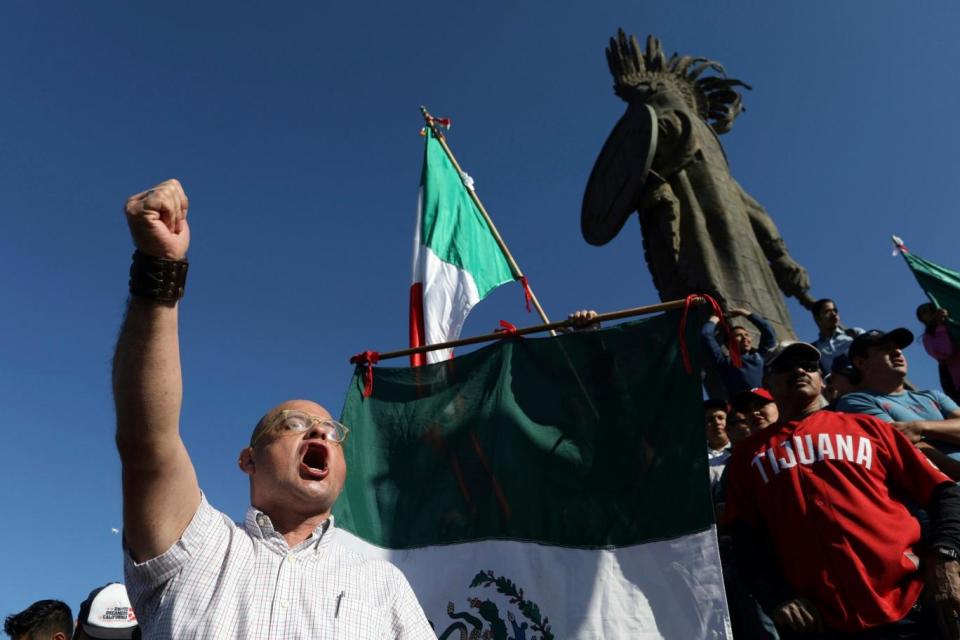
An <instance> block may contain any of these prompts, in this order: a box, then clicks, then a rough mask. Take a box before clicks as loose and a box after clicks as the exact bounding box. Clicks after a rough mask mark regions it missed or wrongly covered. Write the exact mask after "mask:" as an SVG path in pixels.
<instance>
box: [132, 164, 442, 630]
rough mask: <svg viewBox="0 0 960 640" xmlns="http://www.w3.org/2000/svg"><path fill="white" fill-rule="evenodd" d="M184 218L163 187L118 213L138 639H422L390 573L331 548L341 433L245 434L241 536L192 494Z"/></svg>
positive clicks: (340, 429) (181, 202)
mask: <svg viewBox="0 0 960 640" xmlns="http://www.w3.org/2000/svg"><path fill="white" fill-rule="evenodd" d="M187 209H188V201H187V196H186V194H185V193H184V190H183V188H182V187H181V185H180V183H179V182H177V181H176V180H168V181H166V182H163V183H161V184H159V185H157V186H156V187H154V188H152V189H149V190H147V191H144V192H142V193H138V194H136V195H134V196H132V197H131V198H129V199H128V200H127V203H126V208H125V210H126V218H127V223H128V225H129V227H130V232H131V235H132V236H133V241H134V244H135V245H136V249H137V250H136V252H135V253H134V256H133V266H132V267H131V270H130V293H131V297H130V302H129V306H128V309H127V314H126V318H125V320H124V324H123V330H122V331H121V334H120V339H119V342H118V344H117V352H116V356H115V358H114V369H113V390H114V399H115V403H116V411H117V447H118V449H119V451H120V460H121V463H122V467H123V522H124V544H125V574H126V583H127V589H128V591H129V594H130V598H131V600H132V603H133V607H134V609H135V610H136V612H137V617H138V618H139V621H140V625H141V628H142V629H143V635H144V637H145V638H278V639H283V638H308V637H309V638H378V639H379V638H435V637H436V636H435V634H434V633H433V632H432V630H431V628H430V625H429V623H428V622H427V620H426V617H425V616H424V614H423V610H422V609H421V608H420V605H419V603H418V602H417V599H416V597H415V596H414V594H413V592H412V590H411V589H410V586H409V584H408V583H407V581H406V579H405V578H404V577H403V575H402V574H401V573H400V571H399V570H397V569H396V568H395V567H393V566H392V565H390V564H389V563H387V562H384V561H377V560H367V559H365V558H362V557H360V556H358V555H356V554H354V553H352V552H350V551H347V550H346V549H344V548H343V547H341V546H340V544H338V542H337V533H336V528H335V527H334V523H333V518H332V517H331V515H330V511H331V509H332V507H333V503H334V501H335V500H336V499H337V496H338V495H339V494H340V491H341V489H342V488H343V483H344V478H345V476H346V471H347V470H346V463H345V461H344V455H343V447H344V446H345V445H346V439H347V434H348V433H349V430H348V429H347V427H345V426H344V425H342V424H340V423H339V422H337V421H336V420H334V419H333V418H332V417H331V416H330V414H329V413H328V412H327V410H326V409H324V408H323V407H322V406H320V405H318V404H316V403H314V402H310V401H307V400H292V401H288V402H284V403H283V404H281V405H279V406H277V407H276V408H274V409H271V410H270V411H268V412H267V414H266V415H265V416H263V418H261V419H260V421H259V422H258V423H257V425H256V427H255V428H254V430H253V433H252V434H251V437H250V443H249V446H247V447H246V448H244V449H243V450H242V451H241V452H240V456H239V466H240V469H241V471H243V473H245V474H246V475H247V476H249V479H250V502H251V506H250V508H249V509H248V511H247V515H246V518H245V520H244V522H243V523H240V524H235V523H233V522H232V521H231V520H230V519H229V518H228V517H227V516H225V515H224V514H222V513H220V512H219V511H217V510H215V509H214V508H213V507H211V506H210V505H209V504H208V503H207V501H206V498H205V497H204V495H203V493H202V492H201V491H200V487H199V485H198V483H197V476H196V473H195V471H194V468H193V464H192V463H191V461H190V456H189V455H188V453H187V450H186V447H185V446H184V443H183V441H182V440H181V438H180V432H179V431H180V405H181V401H182V392H183V389H182V380H181V374H180V352H179V349H180V348H179V343H178V335H177V331H178V329H177V307H178V301H179V299H180V298H181V297H182V296H183V291H184V286H185V282H186V273H187V262H186V256H187V247H188V246H189V244H190V229H189V226H188V225H187Z"/></svg>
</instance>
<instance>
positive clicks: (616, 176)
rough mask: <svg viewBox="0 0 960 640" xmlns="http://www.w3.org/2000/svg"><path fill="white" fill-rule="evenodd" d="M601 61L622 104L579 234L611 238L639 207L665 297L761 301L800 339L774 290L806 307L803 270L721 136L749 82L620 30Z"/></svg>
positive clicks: (735, 303)
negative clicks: (730, 160)
mask: <svg viewBox="0 0 960 640" xmlns="http://www.w3.org/2000/svg"><path fill="white" fill-rule="evenodd" d="M607 61H608V63H609V65H610V72H611V73H612V74H613V79H614V92H615V93H616V94H617V95H618V96H620V97H621V98H622V99H623V100H625V101H626V102H627V103H628V105H629V106H628V108H627V112H626V113H625V114H624V116H623V117H622V118H621V120H620V122H619V123H618V124H617V126H616V127H615V128H614V130H613V132H612V133H611V134H610V137H609V138H608V139H607V142H606V144H605V146H604V148H603V151H601V153H600V156H599V157H598V158H597V162H596V165H595V166H594V169H593V173H592V174H591V176H590V180H589V182H588V184H587V190H586V193H585V194H584V201H583V210H582V217H581V228H582V231H583V235H584V238H585V239H586V240H587V241H588V242H590V243H591V244H595V245H602V244H605V243H606V242H609V241H610V240H611V239H612V238H613V237H614V236H615V235H616V234H617V233H618V232H619V231H620V228H622V226H623V224H624V222H625V221H626V219H627V217H629V216H630V215H631V214H632V213H633V211H637V212H638V214H639V217H640V228H641V230H642V233H643V248H644V254H645V256H646V260H647V266H648V267H649V269H650V272H651V274H652V275H653V282H654V284H655V285H656V287H657V290H658V291H659V293H660V298H661V300H676V299H678V298H683V297H684V296H686V295H688V294H690V293H708V294H710V295H712V296H713V297H714V298H716V299H717V301H718V302H720V304H722V305H723V306H724V307H748V308H750V309H754V310H756V311H757V312H758V313H760V314H761V315H763V316H764V317H766V318H768V319H769V320H770V322H771V323H773V325H774V326H775V328H776V329H777V335H778V337H779V339H781V340H786V339H795V334H794V332H793V327H792V324H791V322H790V315H789V313H788V311H787V308H786V304H785V303H784V299H783V296H782V295H781V293H780V292H781V291H782V292H783V293H785V294H787V295H790V296H794V297H796V298H797V299H798V300H799V301H800V303H801V304H803V305H804V306H807V307H809V305H811V304H812V302H813V300H812V299H811V298H810V296H809V294H808V290H809V288H810V280H809V277H808V276H807V272H806V270H805V269H804V268H803V267H802V266H800V265H799V264H797V262H795V261H794V260H793V259H792V258H791V257H790V255H789V254H788V253H787V247H786V245H785V244H784V241H783V238H781V237H780V233H779V232H778V231H777V228H776V226H775V225H774V224H773V221H772V220H771V219H770V217H769V216H768V215H767V212H766V211H764V209H763V207H762V206H760V204H759V203H757V201H756V200H754V199H753V198H752V197H750V195H749V194H748V193H747V192H746V191H744V190H743V188H742V187H741V186H740V185H739V184H738V183H737V182H736V181H735V180H734V179H733V178H732V177H731V176H730V168H729V166H728V165H727V158H726V155H725V153H724V151H723V147H722V146H721V144H720V139H719V138H718V134H722V133H726V132H728V131H729V130H730V129H731V128H732V126H733V121H734V119H736V117H737V116H738V115H739V114H740V113H741V112H742V111H743V110H744V109H743V106H742V105H741V96H740V93H739V92H738V91H737V90H736V89H737V88H738V87H745V88H747V89H749V88H750V87H749V86H748V85H746V84H745V83H743V82H741V81H739V80H734V79H730V78H727V77H726V76H725V75H724V70H723V67H722V66H721V65H720V64H718V63H716V62H713V61H712V60H708V59H706V58H694V57H690V56H678V55H676V54H674V55H673V56H671V57H670V58H669V59H668V58H667V57H666V56H665V55H664V53H663V50H662V49H661V48H660V41H659V40H658V39H656V38H654V37H653V36H650V37H648V38H647V47H646V51H641V50H640V47H639V45H638V44H637V39H636V38H635V37H633V36H631V37H630V38H629V39H628V38H627V36H626V34H625V33H624V32H623V30H622V29H621V30H620V31H619V32H618V34H617V37H616V38H611V39H610V47H609V48H608V49H607ZM708 72H712V73H708Z"/></svg>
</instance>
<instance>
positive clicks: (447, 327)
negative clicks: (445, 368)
mask: <svg viewBox="0 0 960 640" xmlns="http://www.w3.org/2000/svg"><path fill="white" fill-rule="evenodd" d="M416 257H417V262H418V264H417V265H415V266H414V272H415V273H417V274H419V275H420V278H419V279H415V280H414V282H421V283H423V325H424V344H436V343H438V342H447V341H448V340H456V339H457V338H459V337H460V330H461V329H462V328H463V323H464V322H465V321H466V319H467V315H468V314H469V313H470V310H471V309H473V305H475V304H477V303H478V302H480V294H479V293H478V292H477V284H476V282H474V280H473V276H471V275H470V274H469V273H468V272H466V271H464V270H463V269H459V268H457V267H455V266H454V265H452V264H450V263H448V262H444V261H443V260H441V259H440V258H438V257H437V255H436V254H435V253H434V252H433V251H432V250H431V249H430V248H429V247H424V246H423V245H420V246H418V247H417V252H416ZM451 353H452V351H451V350H450V349H443V350H439V351H431V352H429V353H428V354H427V362H430V363H434V362H442V361H444V360H449V359H450V356H451Z"/></svg>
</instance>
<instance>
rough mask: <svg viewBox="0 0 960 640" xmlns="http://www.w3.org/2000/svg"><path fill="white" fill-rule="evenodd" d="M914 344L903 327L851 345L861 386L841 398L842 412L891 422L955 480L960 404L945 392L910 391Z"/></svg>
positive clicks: (959, 463) (959, 460)
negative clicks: (906, 383)
mask: <svg viewBox="0 0 960 640" xmlns="http://www.w3.org/2000/svg"><path fill="white" fill-rule="evenodd" d="M912 342H913V334H912V333H911V332H910V331H909V330H908V329H904V328H899V329H894V330H893V331H888V332H887V333H884V332H883V331H878V330H876V329H874V330H871V331H867V332H866V333H864V334H861V335H859V336H857V338H856V339H855V340H854V341H853V343H852V344H851V345H850V350H849V356H850V362H851V363H852V364H853V367H854V369H855V370H856V373H857V374H858V375H859V378H860V381H859V384H860V390H859V391H855V392H853V393H848V394H847V395H845V396H843V397H842V398H840V399H839V400H838V401H837V410H838V411H844V412H846V413H865V414H867V415H872V416H876V417H878V418H880V419H881V420H885V421H886V422H891V423H893V425H894V426H895V427H896V428H897V429H899V430H900V432H901V433H903V434H904V435H905V436H907V438H908V439H909V440H910V441H911V442H912V443H913V444H914V445H915V446H916V447H917V448H918V449H920V450H921V451H923V452H924V453H925V454H926V455H927V457H928V458H930V459H931V460H932V461H933V462H934V463H936V465H937V466H939V467H940V469H941V470H943V472H944V473H946V474H947V475H948V476H950V477H951V478H953V479H954V480H960V406H957V403H955V402H954V401H953V400H951V399H950V398H949V397H948V396H947V395H946V394H945V393H943V392H941V391H937V390H935V389H931V390H929V391H908V390H907V389H906V388H905V387H904V384H903V381H904V380H905V379H906V377H907V358H906V356H905V355H904V354H903V349H905V348H906V347H907V346H908V345H910V344H911V343H912Z"/></svg>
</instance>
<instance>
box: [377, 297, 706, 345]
mask: <svg viewBox="0 0 960 640" xmlns="http://www.w3.org/2000/svg"><path fill="white" fill-rule="evenodd" d="M704 301H705V300H704V299H703V298H696V299H695V300H694V302H695V303H696V304H703V302H704ZM685 304H686V300H673V301H671V302H661V303H660V304H651V305H647V306H645V307H633V308H631V309H622V310H620V311H610V312H608V313H601V314H598V315H597V317H596V318H594V319H593V321H594V322H596V323H600V322H606V321H608V320H621V319H623V318H632V317H634V316H642V315H646V314H650V313H657V312H659V311H669V310H671V309H680V308H683V306H684V305H685ZM573 326H574V323H573V321H572V320H569V319H567V320H559V321H557V322H547V323H545V324H538V325H534V326H532V327H524V328H522V329H517V331H516V333H514V332H513V331H510V332H509V333H508V332H504V331H497V332H495V333H487V334H484V335H482V336H474V337H472V338H461V339H460V340H451V341H449V342H438V343H436V344H425V345H423V346H420V347H411V348H410V349H401V350H399V351H386V352H384V353H380V354H379V359H380V360H388V359H390V358H402V357H404V356H409V355H410V354H413V353H426V352H428V351H436V350H438V349H453V348H454V347H463V346H465V345H468V344H478V343H480V342H493V341H494V340H501V339H503V338H505V337H508V336H525V335H527V334H530V333H539V332H541V331H551V332H552V331H553V330H555V329H567V328H571V327H573Z"/></svg>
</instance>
